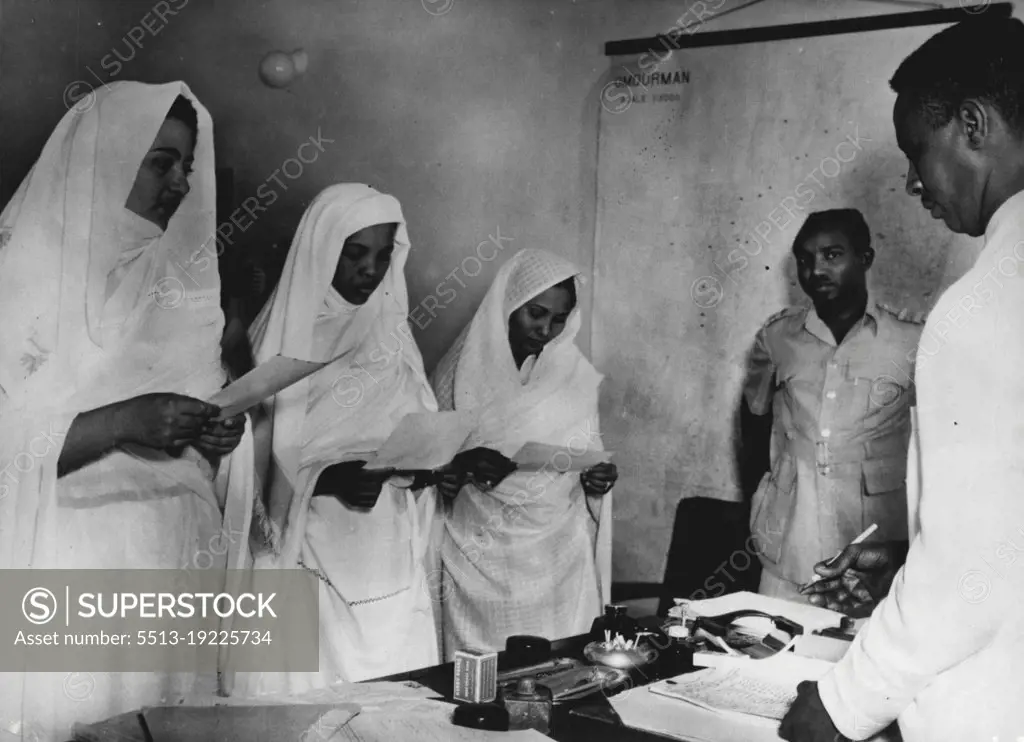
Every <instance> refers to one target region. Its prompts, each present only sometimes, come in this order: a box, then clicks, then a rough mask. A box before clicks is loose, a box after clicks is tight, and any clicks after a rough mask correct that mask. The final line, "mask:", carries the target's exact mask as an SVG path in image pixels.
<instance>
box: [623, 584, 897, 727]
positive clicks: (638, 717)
mask: <svg viewBox="0 0 1024 742" xmlns="http://www.w3.org/2000/svg"><path fill="white" fill-rule="evenodd" d="M677 603H678V605H677V606H676V607H675V608H672V609H671V610H670V611H669V615H671V616H674V617H677V618H686V617H692V616H695V615H702V616H715V615H722V614H725V613H730V612H732V611H737V610H745V609H746V610H760V611H763V612H765V613H768V614H771V615H776V616H784V617H786V618H788V619H790V620H792V621H795V622H796V623H799V624H800V625H801V626H803V628H804V631H805V635H809V634H810V632H812V631H817V630H822V629H831V628H836V627H838V626H839V625H840V623H841V622H842V620H843V615H842V614H841V613H837V612H835V611H830V610H827V609H825V608H818V607H817V606H813V605H809V604H807V603H797V602H791V601H787V600H781V599H779V598H771V597H767V596H764V595H758V594H756V593H749V592H739V593H731V594H728V595H723V596H721V597H718V598H711V599H708V600H693V601H677ZM743 620H744V619H740V621H738V622H737V623H740V622H742V621H743ZM807 638H816V637H807ZM834 643H835V644H836V645H838V646H840V647H844V646H845V647H848V645H849V642H841V641H835V642H834ZM795 649H796V651H789V652H783V653H780V654H777V655H774V656H772V657H769V658H767V659H752V658H750V657H746V656H744V657H739V658H737V657H731V656H726V655H715V656H714V657H712V656H711V655H701V654H699V653H698V655H696V656H695V657H694V664H695V665H697V666H702V665H707V667H706V668H705V669H703V670H697V671H695V672H692V673H686V674H684V675H679V676H677V677H675V678H670V679H668V680H663V681H660V682H657V683H653V684H652V685H650V686H647V687H641V688H637V689H634V690H632V691H628V692H626V693H622V694H620V695H617V696H613V697H611V698H610V699H609V700H610V702H611V705H612V707H613V708H614V709H615V711H616V713H618V715H619V717H620V718H621V719H622V722H623V723H624V724H626V725H627V726H630V727H634V728H638V729H644V730H647V731H649V732H654V733H656V734H661V735H665V736H668V737H672V738H674V739H678V740H685V742H778V739H779V736H778V730H779V722H780V721H781V720H782V718H783V717H784V716H785V714H786V712H787V711H788V710H789V707H790V705H791V704H792V702H793V700H794V699H795V698H796V688H797V686H798V685H799V684H800V683H801V682H803V681H804V680H811V681H816V680H820V679H821V678H822V677H823V676H824V675H825V674H826V673H828V672H829V671H830V670H831V668H832V667H833V666H834V663H835V661H838V660H839V659H841V657H842V653H843V651H845V650H842V651H840V652H838V653H836V654H835V655H834V656H832V657H829V658H828V659H823V658H821V657H816V656H807V654H808V653H806V652H801V651H800V644H799V643H798V644H797V645H796V647H795ZM712 660H713V661H712ZM887 739H889V738H888V737H886V736H884V733H883V734H882V735H878V736H877V737H873V738H872V740H873V741H874V742H885V740H887Z"/></svg>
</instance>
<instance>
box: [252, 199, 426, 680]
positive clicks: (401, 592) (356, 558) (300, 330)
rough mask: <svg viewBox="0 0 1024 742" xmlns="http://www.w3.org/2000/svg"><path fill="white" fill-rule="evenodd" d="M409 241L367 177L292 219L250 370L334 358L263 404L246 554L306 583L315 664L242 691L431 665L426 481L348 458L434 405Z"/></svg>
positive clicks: (394, 205)
mask: <svg viewBox="0 0 1024 742" xmlns="http://www.w3.org/2000/svg"><path fill="white" fill-rule="evenodd" d="M409 249H410V244H409V237H408V233H407V232H406V227H405V218H404V217H403V215H402V209H401V206H400V205H399V203H398V201H397V200H395V199H394V198H393V197H391V196H388V195H385V194H382V193H378V192H377V191H375V190H374V189H373V188H370V187H369V186H366V185H360V184H342V185H335V186H331V187H330V188H328V189H326V190H325V191H323V192H322V193H321V194H320V195H319V196H317V198H316V199H315V200H314V201H313V203H312V204H311V205H310V206H309V208H308V209H307V211H306V213H305V215H304V216H303V218H302V222H301V224H300V225H299V229H298V232H297V233H296V235H295V238H294V241H293V242H292V247H291V250H290V252H289V254H288V258H287V261H286V263H285V266H284V270H283V273H282V275H281V280H280V282H279V283H278V285H277V288H276V289H275V290H274V293H273V294H272V295H271V297H270V299H269V300H268V302H267V304H266V306H265V307H264V308H263V310H262V311H261V312H260V314H259V316H258V317H257V318H256V321H255V322H254V323H253V326H252V327H251V328H250V331H249V334H250V337H251V339H252V344H253V348H254V351H255V356H256V360H257V362H258V363H264V362H265V361H267V360H268V359H270V358H273V357H274V356H277V355H283V356H286V357H289V358H295V359H299V360H303V361H313V362H324V361H329V360H331V359H337V360H335V361H334V362H332V363H331V364H330V365H328V366H327V367H325V368H323V369H322V370H320V371H317V372H316V373H314V374H313V375H311V376H308V377H306V378H305V379H303V380H301V381H299V382H298V383H296V384H294V385H293V386H291V387H288V388H287V389H285V390H284V391H282V392H279V393H278V394H277V395H276V396H275V397H274V398H273V400H272V401H271V403H270V404H269V405H268V406H267V407H268V412H269V419H270V420H271V424H272V428H271V431H270V436H269V438H270V443H271V446H270V447H271V449H272V454H271V455H270V457H269V458H270V466H269V482H268V484H269V490H268V491H269V495H270V499H269V502H268V504H267V505H268V513H269V519H268V520H267V521H266V523H265V525H266V527H267V530H268V531H269V535H270V541H271V543H270V544H269V547H270V548H269V549H268V551H267V553H266V554H263V555H260V556H258V557H257V566H258V567H259V566H277V567H281V568H296V567H303V568H305V569H308V570H310V571H312V572H314V573H315V574H316V575H317V576H318V577H319V580H320V672H319V673H318V674H305V673H290V674H287V675H286V674H281V673H275V674H269V673H264V674H261V675H247V676H244V677H240V678H239V681H238V684H237V687H238V689H239V692H241V693H243V694H249V695H260V694H265V693H272V692H291V693H297V692H302V691H303V690H306V689H309V688H313V687H322V686H325V685H328V684H331V683H334V682H338V681H352V682H355V681H359V680H364V679H367V678H373V677H379V676H382V675H389V674H392V673H398V672H403V671H406V670H411V669H415V668H420V667H426V666H429V665H433V664H436V662H437V657H438V652H437V639H436V632H435V621H434V615H433V608H432V604H431V598H430V595H429V592H428V590H427V588H426V585H425V580H426V570H425V566H424V565H425V560H426V558H427V548H428V545H429V534H430V530H431V525H432V522H433V520H434V518H435V513H436V504H435V497H434V490H433V488H430V487H426V488H422V489H419V490H413V489H412V488H410V487H409V484H410V482H407V481H400V480H397V479H393V478H390V477H389V475H388V473H387V472H385V473H383V474H378V473H375V472H371V471H367V470H365V469H363V468H362V467H361V465H360V464H358V463H356V464H353V463H351V462H352V461H353V460H366V459H368V458H369V457H370V454H372V453H373V452H374V451H376V450H377V449H378V448H379V447H380V445H381V444H382V443H383V442H384V441H386V440H387V438H388V436H389V435H390V434H391V432H392V430H394V428H395V426H396V425H397V424H398V422H399V421H400V420H401V419H402V418H403V417H404V416H405V415H407V414H410V413H416V412H428V411H436V410H437V404H436V402H435V400H434V395H433V392H432V390H431V388H430V385H429V383H428V382H427V378H426V374H425V373H424V370H423V361H422V359H421V357H420V354H419V350H418V349H417V348H416V344H415V343H414V342H413V339H412V333H411V331H410V329H409V326H408V321H407V315H408V312H409V308H408V305H409V301H408V293H407V290H406V284H405V275H404V269H405V262H406V259H407V258H408V255H409ZM260 437H262V435H261V436H260Z"/></svg>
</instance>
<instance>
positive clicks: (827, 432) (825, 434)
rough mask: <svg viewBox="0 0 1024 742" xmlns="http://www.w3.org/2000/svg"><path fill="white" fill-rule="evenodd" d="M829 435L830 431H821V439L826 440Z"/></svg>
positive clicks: (826, 429)
mask: <svg viewBox="0 0 1024 742" xmlns="http://www.w3.org/2000/svg"><path fill="white" fill-rule="evenodd" d="M830 435H832V431H831V430H829V429H828V428H825V429H824V430H823V431H821V437H822V438H828V437H829V436H830Z"/></svg>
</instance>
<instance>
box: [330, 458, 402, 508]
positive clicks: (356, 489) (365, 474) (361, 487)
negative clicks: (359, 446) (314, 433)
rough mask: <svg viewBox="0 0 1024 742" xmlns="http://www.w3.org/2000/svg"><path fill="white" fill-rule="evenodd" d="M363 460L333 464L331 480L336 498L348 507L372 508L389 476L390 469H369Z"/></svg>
mask: <svg viewBox="0 0 1024 742" xmlns="http://www.w3.org/2000/svg"><path fill="white" fill-rule="evenodd" d="M365 466H366V462H365V461H351V462H346V463H344V464H335V466H334V467H332V469H334V471H333V472H332V476H333V481H334V483H335V485H336V487H337V489H336V492H337V495H336V496H337V498H338V499H339V500H340V501H341V502H343V503H345V504H346V505H348V506H349V507H353V508H358V509H360V510H372V509H373V508H374V506H375V505H376V504H377V499H378V498H379V497H380V492H381V490H382V489H383V488H384V483H385V482H386V481H388V479H390V478H391V474H392V470H391V469H380V470H374V471H369V470H367V469H365V468H363V467H365Z"/></svg>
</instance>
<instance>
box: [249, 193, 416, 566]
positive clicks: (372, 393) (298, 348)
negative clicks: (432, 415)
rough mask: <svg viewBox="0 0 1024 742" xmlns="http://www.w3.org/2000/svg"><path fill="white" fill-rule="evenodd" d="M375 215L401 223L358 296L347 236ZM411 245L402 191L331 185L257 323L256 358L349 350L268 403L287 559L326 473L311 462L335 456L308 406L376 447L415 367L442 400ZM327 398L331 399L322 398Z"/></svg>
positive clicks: (306, 220)
mask: <svg viewBox="0 0 1024 742" xmlns="http://www.w3.org/2000/svg"><path fill="white" fill-rule="evenodd" d="M376 224H397V225H398V227H397V230H396V232H395V249H394V252H393V254H392V257H391V265H390V267H389V268H388V271H387V273H386V274H385V276H384V279H383V280H382V281H381V283H380V285H379V286H378V287H377V289H376V290H375V291H374V292H373V294H371V295H370V298H369V299H367V301H366V303H365V304H363V305H362V306H354V305H352V304H349V303H348V302H346V301H345V300H344V299H343V298H342V297H341V296H340V294H338V292H337V291H335V289H334V288H333V286H331V281H332V279H333V277H334V274H335V269H336V268H337V265H338V260H339V258H340V256H341V250H342V248H343V247H344V244H345V240H346V239H348V237H350V236H351V235H353V234H355V233H356V232H358V231H359V230H361V229H364V228H366V227H370V226H373V225H376ZM409 250H410V244H409V235H408V232H407V230H406V226H405V217H404V216H403V214H402V207H401V205H400V204H399V203H398V201H397V200H396V199H395V198H394V197H392V196H388V195H385V194H382V193H379V192H377V191H376V190H374V189H373V188H371V187H369V186H367V185H361V184H356V183H345V184H340V185H335V186H331V187H330V188H327V189H326V190H324V191H323V192H322V193H320V195H318V196H317V197H316V199H315V200H314V201H313V203H312V204H310V206H309V208H308V209H307V210H306V213H305V215H304V216H303V218H302V222H301V223H300V224H299V228H298V231H297V232H296V234H295V239H294V240H293V242H292V246H291V249H290V251H289V253H288V259H287V261H286V262H285V266H284V270H283V272H282V274H281V280H280V282H279V283H278V285H277V288H276V289H275V290H274V293H273V294H272V295H271V297H270V299H269V300H268V302H267V304H266V306H264V307H263V310H262V311H261V312H260V314H259V316H258V317H257V318H256V320H255V321H254V323H253V325H252V327H251V328H250V330H249V336H250V338H251V339H252V345H253V352H254V354H255V357H256V361H257V363H262V362H264V361H266V360H267V359H269V358H272V357H273V356H275V355H279V354H280V355H284V356H288V357H291V358H297V359H300V360H304V361H326V360H329V359H331V358H337V357H338V356H343V357H342V358H340V359H339V360H338V361H336V362H335V363H332V364H331V365H330V366H327V367H326V368H324V369H322V370H320V371H318V372H317V373H315V374H313V375H312V376H310V377H308V378H306V379H304V380H303V381H300V382H299V383H297V384H295V385H293V386H291V387H289V388H288V389H286V390H284V391H283V392H281V393H280V394H278V395H277V396H276V397H275V398H274V400H273V401H272V403H271V404H270V405H269V407H270V409H271V411H272V414H273V418H274V429H273V444H272V450H273V461H272V466H271V474H270V482H269V485H270V486H269V490H270V500H271V502H272V503H285V502H287V503H289V505H288V520H287V521H286V522H287V524H288V527H287V530H286V534H285V536H286V538H285V541H286V543H285V545H284V547H283V556H284V559H285V560H286V561H294V560H295V559H297V558H298V553H299V546H300V542H301V538H302V536H303V534H304V526H303V524H304V523H305V515H306V510H307V509H308V506H309V497H308V495H309V494H310V490H311V485H312V484H313V482H315V477H316V476H318V475H319V472H318V471H315V470H313V469H310V468H304V467H308V466H311V465H312V464H313V462H314V461H315V462H316V463H318V464H319V465H320V466H321V467H322V466H323V465H325V464H326V463H328V462H327V461H326V455H325V454H326V452H324V451H321V450H319V449H320V448H321V447H322V446H319V445H318V444H317V441H314V440H308V438H309V436H308V435H307V434H306V433H304V432H303V430H304V427H305V428H306V429H307V432H308V429H309V428H310V426H311V425H312V424H313V423H311V422H309V421H307V413H308V414H310V415H314V408H316V407H318V406H319V407H320V409H319V410H318V411H317V414H316V416H317V417H323V416H324V415H326V414H329V415H330V416H331V418H332V420H331V421H322V422H323V425H324V427H325V430H324V435H325V436H327V437H329V438H330V439H331V440H334V441H338V442H339V444H340V441H342V440H344V449H345V450H349V451H351V450H360V451H366V452H369V451H373V450H376V446H378V445H379V444H380V443H382V442H383V440H384V438H386V437H387V435H388V434H389V433H390V431H391V429H392V428H393V427H394V424H395V423H397V419H391V417H392V416H394V417H396V418H397V417H401V414H404V412H402V413H400V412H399V411H398V410H397V409H396V410H392V409H391V408H392V407H394V406H395V404H396V403H397V401H400V400H396V397H400V396H402V395H403V393H402V392H401V390H402V389H403V385H404V384H405V383H406V382H407V381H408V377H409V375H410V374H411V375H412V377H413V382H412V383H413V385H414V386H416V384H417V383H418V385H419V388H420V392H421V396H422V397H423V399H422V400H421V401H420V403H419V404H420V405H425V406H427V407H428V408H431V407H433V408H435V409H436V403H435V402H434V399H433V394H432V392H431V390H430V386H429V384H428V383H427V381H426V374H425V373H424V371H423V360H422V358H421V356H420V353H419V350H418V349H417V348H416V344H415V343H414V342H413V340H412V333H411V331H410V329H409V324H408V314H409V297H408V289H407V288H406V283H405V263H406V260H407V259H408V256H409ZM396 346H397V347H396ZM321 402H326V403H328V404H327V405H326V406H325V405H318V403H321ZM418 409H422V406H419V407H418ZM325 410H326V412H325ZM389 412H390V413H391V414H390V415H389ZM318 427H319V425H318ZM327 428H329V430H327ZM338 450H339V451H340V450H341V449H340V448H339V449H338ZM274 509H275V508H273V507H272V510H274ZM292 534H294V538H293V537H292ZM292 566H294V565H292Z"/></svg>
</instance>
